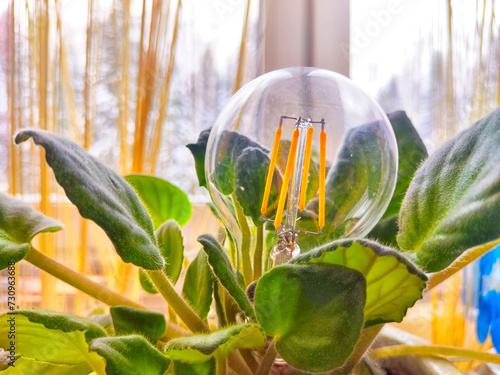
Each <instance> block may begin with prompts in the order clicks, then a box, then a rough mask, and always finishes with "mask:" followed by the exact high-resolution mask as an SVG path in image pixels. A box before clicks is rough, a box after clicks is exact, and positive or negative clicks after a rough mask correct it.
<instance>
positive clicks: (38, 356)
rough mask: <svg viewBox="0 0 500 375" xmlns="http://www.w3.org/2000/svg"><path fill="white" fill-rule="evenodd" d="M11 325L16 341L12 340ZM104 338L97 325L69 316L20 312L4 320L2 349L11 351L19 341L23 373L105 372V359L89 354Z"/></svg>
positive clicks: (0, 330) (0, 336) (0, 325)
mask: <svg viewBox="0 0 500 375" xmlns="http://www.w3.org/2000/svg"><path fill="white" fill-rule="evenodd" d="M11 322H13V323H11ZM11 324H13V326H14V327H15V338H12V337H9V332H11V330H10V327H11ZM103 336H106V333H105V331H104V330H103V329H102V328H101V327H99V326H98V325H97V324H95V323H93V322H91V321H88V320H85V319H82V318H79V317H76V316H72V315H68V314H58V313H52V312H48V311H39V310H16V311H15V312H13V313H9V314H4V315H2V316H0V347H2V348H5V349H8V348H9V347H10V345H11V341H15V352H16V354H17V355H18V356H19V358H18V360H17V361H19V368H21V369H22V368H30V369H33V370H35V369H40V371H41V370H42V369H43V370H46V371H54V373H55V374H61V375H63V374H64V375H66V374H67V375H70V374H88V373H90V372H91V371H92V369H104V361H103V360H102V358H100V357H99V356H98V355H96V354H95V353H89V351H88V343H89V342H90V340H92V339H95V338H97V337H103ZM16 368H18V365H17V362H16ZM65 370H67V371H65ZM16 373H18V372H16ZM30 373H31V372H30ZM33 373H34V372H33ZM47 373H50V374H52V372H47Z"/></svg>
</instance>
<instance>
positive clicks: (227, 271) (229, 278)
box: [198, 234, 255, 318]
mask: <svg viewBox="0 0 500 375" xmlns="http://www.w3.org/2000/svg"><path fill="white" fill-rule="evenodd" d="M198 241H199V242H200V243H201V244H202V245H203V250H205V252H206V253H207V255H208V262H209V263H210V265H211V266H212V268H213V270H214V273H215V276H217V278H218V279H219V281H220V283H221V284H222V285H223V286H224V288H226V289H227V291H228V292H229V294H231V296H232V297H233V298H234V300H235V301H236V302H237V303H238V306H239V307H240V309H241V310H243V311H244V312H245V314H246V315H247V316H248V317H250V318H251V317H253V316H254V315H255V313H254V311H253V307H252V304H251V303H250V301H249V300H248V297H247V295H246V293H245V290H244V289H243V287H242V285H241V283H240V282H239V280H238V276H237V275H236V271H235V270H234V269H233V267H232V265H231V261H230V260H229V257H228V256H227V254H226V252H225V251H224V249H223V248H222V247H221V246H220V244H219V243H218V242H217V240H216V239H215V238H213V237H212V236H210V235H209V234H203V235H201V236H199V237H198Z"/></svg>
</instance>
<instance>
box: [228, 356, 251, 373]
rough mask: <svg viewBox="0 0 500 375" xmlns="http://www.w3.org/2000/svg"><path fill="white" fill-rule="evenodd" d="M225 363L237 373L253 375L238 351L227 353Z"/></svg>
mask: <svg viewBox="0 0 500 375" xmlns="http://www.w3.org/2000/svg"><path fill="white" fill-rule="evenodd" d="M227 363H228V365H229V367H231V368H232V369H233V370H234V371H236V373H237V374H238V375H253V372H252V371H251V370H250V369H249V368H248V366H247V364H246V363H245V361H244V360H243V358H242V357H241V354H240V353H239V352H238V351H232V352H231V353H229V356H228V357H227Z"/></svg>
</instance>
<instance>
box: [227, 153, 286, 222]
mask: <svg viewBox="0 0 500 375" xmlns="http://www.w3.org/2000/svg"><path fill="white" fill-rule="evenodd" d="M269 163H270V160H269V157H268V156H267V154H266V152H264V151H263V150H262V149H261V148H256V147H252V148H247V149H245V150H244V151H243V152H242V153H241V155H240V156H239V157H238V159H236V163H235V166H234V180H235V187H234V193H235V195H236V199H237V201H238V203H239V204H240V206H241V208H242V209H243V213H244V214H245V215H246V216H250V217H251V218H252V222H253V223H254V225H255V226H256V227H259V226H261V225H263V222H262V221H260V217H261V216H262V214H261V212H260V205H261V204H262V199H263V197H264V189H265V183H266V178H267V171H268V169H269ZM271 186H272V188H271V193H270V196H269V202H274V201H275V200H276V199H278V173H277V172H275V173H274V176H273V183H272V185H271Z"/></svg>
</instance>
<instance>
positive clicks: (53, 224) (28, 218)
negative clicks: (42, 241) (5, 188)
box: [0, 193, 63, 270]
mask: <svg viewBox="0 0 500 375" xmlns="http://www.w3.org/2000/svg"><path fill="white" fill-rule="evenodd" d="M62 227H63V226H62V224H61V223H60V222H58V221H56V220H54V219H51V218H48V217H46V216H44V215H42V214H41V213H40V212H38V211H35V210H34V209H32V208H31V207H30V206H29V205H27V204H26V203H24V202H21V201H19V200H17V199H14V198H11V197H10V196H8V195H6V194H3V193H0V270H3V269H4V268H7V267H8V266H9V263H11V264H13V263H15V262H19V261H20V260H21V259H23V258H24V257H25V256H26V254H27V253H28V251H29V249H30V242H31V240H32V239H33V237H35V236H36V235H37V234H38V233H42V232H57V231H59V230H61V229H62Z"/></svg>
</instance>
